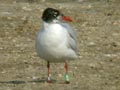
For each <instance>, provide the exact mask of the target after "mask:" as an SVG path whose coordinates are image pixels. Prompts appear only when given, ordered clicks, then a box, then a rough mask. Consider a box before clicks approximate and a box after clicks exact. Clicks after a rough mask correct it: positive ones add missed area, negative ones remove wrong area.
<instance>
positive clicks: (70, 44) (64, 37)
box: [36, 8, 78, 83]
mask: <svg viewBox="0 0 120 90" xmlns="http://www.w3.org/2000/svg"><path fill="white" fill-rule="evenodd" d="M42 20H43V27H42V28H41V29H40V31H39V33H38V35H37V39H36V50H37V53H38V55H39V56H40V57H41V58H43V59H44V60H46V61H47V63H48V64H47V68H48V82H51V74H50V62H65V70H66V74H65V80H66V83H69V76H68V64H67V61H69V60H74V59H77V57H78V56H77V45H76V42H77V40H76V33H75V31H74V30H73V29H72V27H71V26H70V25H69V24H67V23H66V21H72V19H71V18H70V17H69V16H65V15H64V14H62V13H61V12H60V11H59V10H56V9H53V8H47V9H45V10H44V12H43V15H42Z"/></svg>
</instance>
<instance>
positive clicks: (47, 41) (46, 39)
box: [36, 35, 66, 62]
mask: <svg viewBox="0 0 120 90" xmlns="http://www.w3.org/2000/svg"><path fill="white" fill-rule="evenodd" d="M65 42H66V38H63V37H60V36H54V35H50V36H42V37H41V38H39V39H38V40H37V44H36V49H37V52H38V55H39V56H40V57H41V58H43V59H45V60H47V61H51V62H62V61H64V59H65V58H64V54H63V52H64V50H65V48H66V47H65Z"/></svg>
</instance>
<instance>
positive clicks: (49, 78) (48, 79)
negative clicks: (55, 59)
mask: <svg viewBox="0 0 120 90" xmlns="http://www.w3.org/2000/svg"><path fill="white" fill-rule="evenodd" d="M47 68H48V78H47V82H48V83H51V74H50V62H49V61H48V62H47Z"/></svg>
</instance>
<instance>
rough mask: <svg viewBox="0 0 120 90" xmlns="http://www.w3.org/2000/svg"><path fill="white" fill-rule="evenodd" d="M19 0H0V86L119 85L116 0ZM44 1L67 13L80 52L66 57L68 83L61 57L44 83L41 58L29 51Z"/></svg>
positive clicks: (88, 89)
mask: <svg viewBox="0 0 120 90" xmlns="http://www.w3.org/2000/svg"><path fill="white" fill-rule="evenodd" d="M22 1H24V0H21V2H20V1H19V2H18V0H17V2H13V1H12V0H11V1H8V2H7V0H6V2H5V1H4V2H2V0H1V1H0V90H120V1H119V0H93V1H92V0H75V1H73V0H70V2H64V1H65V0H62V1H63V2H64V3H63V2H62V1H60V0H58V2H57V0H56V1H53V0H51V2H50V1H49V2H47V1H45V0H42V1H41V2H37V3H33V2H34V1H35V0H30V1H31V2H30V3H28V2H27V1H26V2H22ZM28 1H29V0H28ZM36 1H38V0H36ZM67 1H68V0H67ZM46 7H53V8H58V9H60V10H61V11H62V12H63V13H64V14H66V15H69V16H71V17H72V18H73V22H72V23H70V24H71V25H72V26H74V27H75V28H76V31H77V34H78V36H77V37H78V43H79V48H78V49H79V54H80V56H79V59H78V60H75V61H71V62H69V68H70V69H69V70H70V71H69V75H70V80H71V83H70V84H68V85H66V84H64V73H65V70H64V63H57V64H51V69H52V78H53V80H54V83H52V84H48V83H46V77H47V68H46V62H45V61H44V60H42V59H40V58H39V57H38V56H37V54H36V51H35V38H36V34H37V32H38V30H39V28H40V26H41V25H42V24H41V14H42V11H43V10H44V9H45V8H46Z"/></svg>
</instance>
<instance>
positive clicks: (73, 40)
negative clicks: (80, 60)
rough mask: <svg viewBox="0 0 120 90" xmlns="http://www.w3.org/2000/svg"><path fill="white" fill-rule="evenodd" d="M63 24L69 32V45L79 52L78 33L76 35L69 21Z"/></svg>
mask: <svg viewBox="0 0 120 90" xmlns="http://www.w3.org/2000/svg"><path fill="white" fill-rule="evenodd" d="M63 26H64V27H65V28H66V30H67V32H68V34H69V36H68V44H69V47H70V48H71V49H73V50H74V51H75V52H77V38H76V36H77V35H76V32H75V31H74V30H73V28H72V27H70V25H69V24H67V23H64V24H63Z"/></svg>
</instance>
